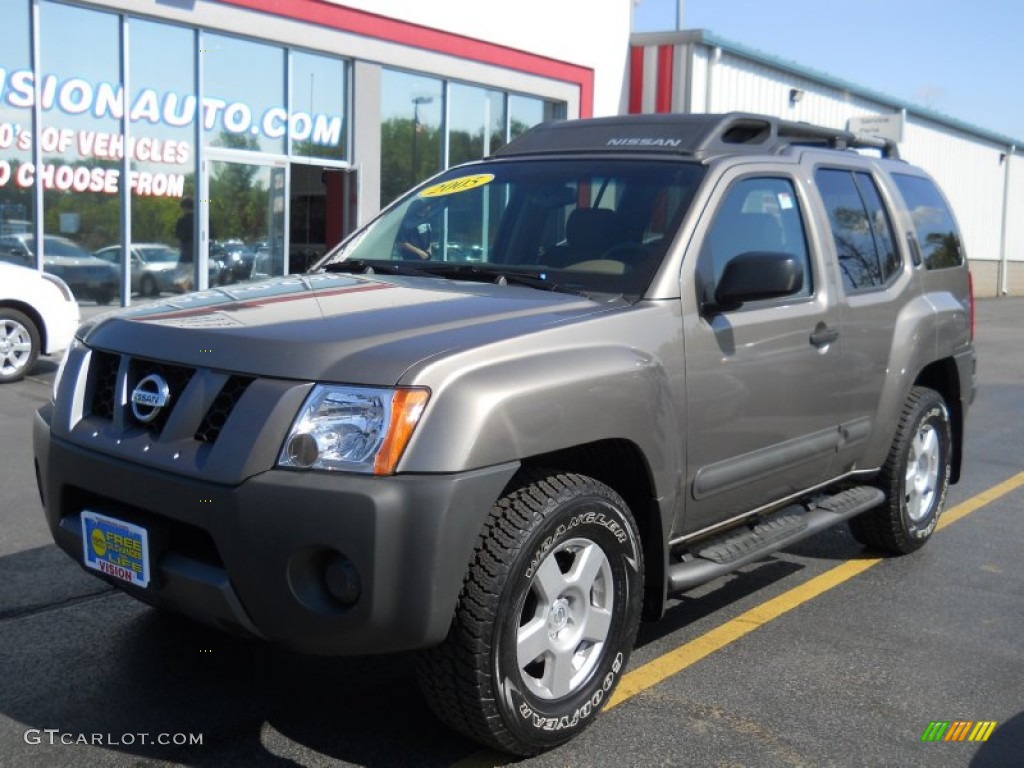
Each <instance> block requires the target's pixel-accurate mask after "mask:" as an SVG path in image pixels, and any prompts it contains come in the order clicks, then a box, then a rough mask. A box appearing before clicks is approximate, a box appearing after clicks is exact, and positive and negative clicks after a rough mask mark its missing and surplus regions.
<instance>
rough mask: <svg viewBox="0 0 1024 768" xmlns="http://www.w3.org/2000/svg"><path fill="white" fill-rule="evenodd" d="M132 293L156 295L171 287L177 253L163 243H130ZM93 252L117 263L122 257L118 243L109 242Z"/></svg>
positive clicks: (117, 264) (116, 264)
mask: <svg viewBox="0 0 1024 768" xmlns="http://www.w3.org/2000/svg"><path fill="white" fill-rule="evenodd" d="M131 254H132V261H131V270H132V273H131V274H132V281H131V285H132V293H140V294H142V295H143V296H159V295H160V294H161V293H169V292H171V291H174V290H175V288H174V277H175V269H176V268H177V266H178V258H179V257H180V253H179V251H178V249H177V248H171V247H170V246H167V245H164V244H163V243H134V244H132V247H131ZM96 256H98V257H99V258H101V259H103V260H104V261H107V262H109V263H111V264H113V265H114V266H115V267H116V266H119V265H120V264H121V261H122V250H121V246H120V245H110V246H107V247H106V248H100V250H98V251H96Z"/></svg>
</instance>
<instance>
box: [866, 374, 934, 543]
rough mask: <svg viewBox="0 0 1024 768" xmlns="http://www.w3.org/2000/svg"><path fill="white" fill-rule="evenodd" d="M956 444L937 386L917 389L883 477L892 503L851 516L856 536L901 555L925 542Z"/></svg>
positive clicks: (905, 409) (880, 478)
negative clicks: (934, 388)
mask: <svg viewBox="0 0 1024 768" xmlns="http://www.w3.org/2000/svg"><path fill="white" fill-rule="evenodd" d="M952 445H953V440H952V437H951V429H950V424H949V409H948V408H947V407H946V401H945V400H943V398H942V395H940V394H939V393H938V392H936V391H935V390H933V389H928V388H926V387H914V388H913V389H912V390H911V391H910V394H909V395H908V397H907V401H906V403H905V404H904V406H903V413H902V414H901V416H900V420H899V423H898V424H897V425H896V435H895V437H894V438H893V442H892V447H891V448H890V449H889V456H888V458H886V461H885V464H883V465H882V471H881V472H880V473H879V476H878V481H877V484H878V487H879V488H881V489H882V490H883V491H884V492H885V494H886V502H885V503H884V504H883V505H881V506H879V507H876V508H875V509H872V510H870V511H868V512H865V513H864V514H862V515H859V516H858V517H855V518H853V519H852V520H850V531H851V532H852V533H853V536H854V538H856V539H857V540H858V541H859V542H861V543H862V544H866V545H867V546H869V547H873V548H875V549H878V550H881V551H883V552H889V553H892V554H897V555H903V554H907V553H910V552H913V551H914V550H916V549H919V548H920V547H922V546H924V543H925V542H926V541H928V539H929V538H930V537H931V535H932V533H933V532H934V531H935V526H936V525H937V524H938V522H939V515H940V514H941V513H942V506H943V504H944V503H945V501H946V491H947V490H948V489H949V476H950V471H951V466H952V461H951V460H952Z"/></svg>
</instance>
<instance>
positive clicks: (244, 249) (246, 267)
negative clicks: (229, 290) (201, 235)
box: [210, 240, 256, 285]
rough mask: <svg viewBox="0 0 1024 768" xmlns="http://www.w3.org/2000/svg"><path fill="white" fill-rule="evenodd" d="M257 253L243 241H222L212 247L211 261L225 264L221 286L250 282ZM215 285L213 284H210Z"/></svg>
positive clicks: (220, 281)
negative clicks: (244, 281) (243, 281)
mask: <svg viewBox="0 0 1024 768" xmlns="http://www.w3.org/2000/svg"><path fill="white" fill-rule="evenodd" d="M255 258H256V251H255V249H253V248H252V247H251V246H248V245H246V244H245V243H243V242H242V241H241V240H221V241H218V242H215V243H212V244H211V245H210V260H211V261H213V260H215V259H216V260H218V261H220V262H222V263H223V265H224V268H223V271H222V272H221V279H220V280H219V284H220V285H227V284H228V283H237V282H240V281H242V280H248V279H249V278H250V277H251V276H252V264H253V260H254V259H255ZM210 284H211V285H213V282H212V281H211V283H210Z"/></svg>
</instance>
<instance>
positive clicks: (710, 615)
mask: <svg viewBox="0 0 1024 768" xmlns="http://www.w3.org/2000/svg"><path fill="white" fill-rule="evenodd" d="M1022 327H1024V299H1000V300H987V301H982V302H979V305H978V336H977V346H978V353H979V378H980V382H981V389H980V391H979V394H978V399H977V401H976V403H975V405H974V407H973V409H972V410H971V413H970V418H969V423H968V425H967V451H966V461H965V467H964V474H963V478H962V480H961V482H960V483H959V484H958V485H956V486H954V487H953V488H952V489H951V491H950V495H949V498H948V501H947V510H949V520H950V522H949V523H948V524H947V525H945V527H943V528H942V530H940V531H938V532H937V533H936V534H935V536H934V538H933V540H932V541H931V542H929V544H928V545H927V546H926V547H925V548H924V549H922V550H921V551H919V552H917V553H915V554H913V555H910V556H907V557H902V558H891V559H881V560H880V561H878V562H875V560H876V557H877V556H876V555H875V554H874V553H871V552H867V551H865V550H864V549H863V548H862V547H861V546H860V545H859V544H857V543H856V542H855V541H854V540H853V539H852V538H851V537H850V535H849V533H848V532H847V531H846V530H845V528H843V529H835V530H831V531H826V532H824V533H822V534H820V535H818V536H816V537H814V538H812V539H809V540H806V541H804V542H802V543H800V544H799V545H797V546H794V547H791V548H790V549H788V550H786V551H784V552H782V553H780V554H778V555H776V556H774V557H771V558H769V559H767V560H764V561H762V562H760V563H756V564H754V565H751V566H749V567H747V568H745V569H743V571H742V572H740V573H738V574H734V575H731V576H728V577H725V578H723V579H720V580H718V581H716V582H714V583H713V584H710V585H707V586H705V587H702V588H700V589H698V590H694V591H693V592H691V593H689V594H688V595H686V596H685V597H684V598H683V599H681V600H678V601H675V602H673V604H672V606H671V607H670V609H669V611H668V612H667V614H666V616H665V618H664V619H663V620H662V621H661V622H659V623H656V624H648V625H645V626H644V627H643V628H642V630H641V635H640V640H639V644H638V647H637V649H636V651H635V652H634V655H633V659H632V661H631V663H630V669H631V670H634V671H635V674H634V676H633V678H631V679H632V680H633V681H634V682H635V683H636V685H635V690H634V691H633V692H632V693H631V695H629V696H627V697H620V698H621V701H617V702H616V706H614V708H613V709H611V710H610V711H606V712H604V713H603V714H602V715H601V716H600V717H599V718H598V719H597V721H596V723H595V724H594V725H593V726H592V727H591V728H589V729H588V730H587V731H585V732H584V733H583V734H582V735H581V736H580V737H579V738H577V739H575V740H574V741H572V742H570V743H569V744H567V745H565V746H563V747H561V748H559V749H556V750H554V751H552V752H550V753H547V754H545V755H541V756H539V757H536V758H532V759H529V760H523V761H519V762H518V763H517V764H519V765H522V766H531V767H532V766H550V767H551V768H555V767H556V766H558V767H563V766H644V768H648V767H649V766H690V765H694V766H696V765H699V766H756V767H757V768H761V767H762V766H814V767H815V768H817V767H818V766H928V767H929V768H931V767H932V766H972V767H974V768H990V767H992V768H1000V767H1006V768H1009V767H1010V766H1013V767H1015V768H1017V767H1020V766H1024V567H1022V565H1021V562H1022V557H1021V556H1022V553H1024V545H1022V543H1021V542H1022V541H1024V515H1022V514H1021V509H1022V506H1024V476H1021V474H1020V473H1021V472H1022V470H1024V451H1022V448H1024V440H1022V438H1021V429H1022V427H1024V338H1022V330H1021V329H1022ZM55 370H56V362H55V361H49V360H44V361H42V362H40V363H39V364H38V365H37V366H36V369H35V370H34V371H33V373H32V374H31V376H30V377H29V378H28V379H26V380H25V381H23V382H20V383H17V384H10V385H5V386H3V387H0V766H52V765H89V766H97V767H98V766H128V765H132V766H136V765H189V766H223V765H239V766H262V765H267V766H270V765H311V766H319V765H331V766H334V765H359V766H406V765H408V766H426V767H428V768H432V767H434V766H437V767H441V766H455V765H458V766H483V765H496V764H505V763H507V762H511V761H509V760H508V758H505V757H503V756H501V755H497V754H494V753H490V752H487V751H484V750H481V749H480V748H478V747H477V746H476V745H474V744H473V743H472V742H469V741H467V740H465V739H463V738H461V737H459V736H457V735H455V734H453V733H451V732H449V731H447V730H446V729H445V728H443V727H441V726H440V725H439V724H438V723H437V722H436V721H435V720H434V719H433V718H432V716H431V715H430V713H429V711H428V710H427V707H426V705H425V704H424V702H423V700H422V698H421V697H420V695H419V693H418V691H417V689H416V686H415V680H414V677H413V667H412V659H411V656H408V655H400V656H381V657H368V658H356V659H353V658H342V659H324V658H312V657H305V656H301V655H297V654H294V653H290V652H287V651H284V650H281V649H278V648H275V647H273V646H270V645H267V644H264V643H261V642H255V641H248V640H244V639H239V638H235V637H231V636H228V635H224V634H222V633H220V632H217V631H215V630H211V629H207V628H204V627H200V626H197V625H194V624H192V623H190V622H188V621H186V620H183V619H178V618H175V617H173V616H167V615H164V614H162V613H159V612H157V611H155V610H152V609H150V608H147V607H145V606H143V605H141V604H139V603H136V602H135V601H134V600H132V599H131V598H129V597H127V596H125V595H123V594H121V593H120V592H117V591H115V590H113V589H112V588H110V587H107V586H106V585H105V584H104V583H102V582H100V581H98V580H96V579H94V578H92V577H90V576H89V575H87V574H86V573H85V572H84V571H83V570H82V569H81V568H80V567H79V566H78V565H77V564H76V563H74V562H72V561H71V560H70V559H69V558H68V557H66V556H65V555H64V554H63V553H62V552H59V551H58V550H57V549H56V547H55V546H54V545H53V544H52V542H51V539H50V535H49V532H48V530H47V528H46V525H45V523H44V518H43V514H42V510H41V506H40V502H39V497H38V493H37V491H36V484H35V480H34V476H33V466H32V457H31V448H30V424H31V414H32V412H33V411H34V410H35V409H36V408H38V407H39V406H40V405H42V404H43V403H44V402H46V401H47V400H48V398H49V390H50V386H51V382H52V379H53V374H54V372H55ZM1015 478H1016V480H1014V479H1015ZM1007 481H1010V482H1007ZM826 582H827V583H828V584H829V586H827V587H826V588H823V589H820V590H819V591H820V593H816V596H811V597H808V594H809V593H808V592H807V590H808V589H809V588H810V587H814V585H818V584H819V583H826ZM815 589H818V588H817V587H815ZM649 662H657V664H655V665H652V666H648V667H645V666H644V665H645V664H648V663H649ZM672 665H675V666H672ZM665 668H669V669H670V671H672V670H674V672H672V673H671V674H669V673H666V672H664V671H661V672H658V671H657V670H658V669H662V670H664V669H665ZM651 669H654V670H655V671H652V672H649V671H648V670H651ZM935 721H950V722H954V721H971V722H981V721H993V722H995V723H996V726H995V728H994V730H992V732H991V736H990V737H989V739H988V741H986V742H984V743H977V742H969V741H963V742H955V741H940V742H927V741H922V740H921V738H922V735H923V734H924V733H925V731H926V730H927V729H928V727H929V724H930V723H932V722H935ZM197 740H199V741H201V743H196V742H197Z"/></svg>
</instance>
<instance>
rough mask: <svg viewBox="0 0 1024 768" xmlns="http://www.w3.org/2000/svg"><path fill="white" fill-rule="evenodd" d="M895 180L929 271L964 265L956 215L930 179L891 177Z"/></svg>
mask: <svg viewBox="0 0 1024 768" xmlns="http://www.w3.org/2000/svg"><path fill="white" fill-rule="evenodd" d="M892 180H893V182H894V183H895V184H896V188H897V189H899V191H900V194H901V195H902V196H903V200H904V201H905V202H906V204H907V210H908V212H909V213H910V218H911V220H912V221H913V222H914V231H915V233H916V235H917V242H918V245H920V247H921V259H922V260H923V261H924V265H925V267H927V268H928V269H949V268H950V267H959V266H961V265H962V264H963V263H964V252H963V248H962V247H961V246H960V232H959V230H957V227H956V221H955V220H954V219H953V213H952V211H950V210H949V206H948V205H946V201H945V200H944V199H943V197H942V194H941V193H940V192H939V190H938V188H937V187H936V186H935V184H934V182H932V181H931V179H926V178H922V177H921V176H908V175H907V174H903V173H894V174H892Z"/></svg>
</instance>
